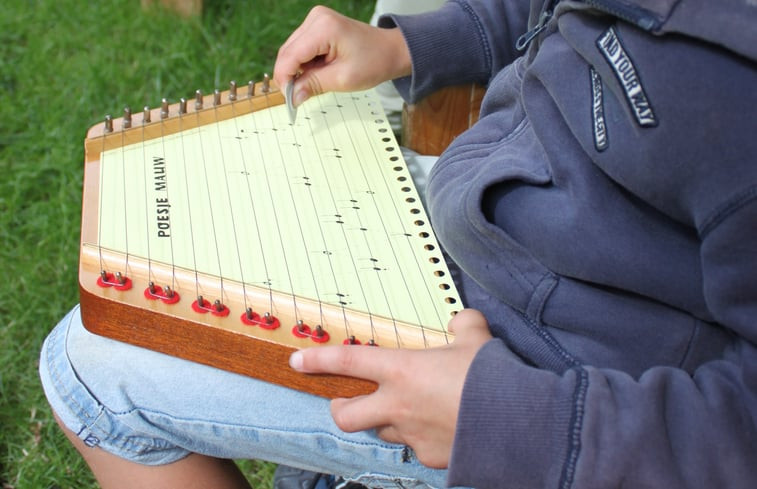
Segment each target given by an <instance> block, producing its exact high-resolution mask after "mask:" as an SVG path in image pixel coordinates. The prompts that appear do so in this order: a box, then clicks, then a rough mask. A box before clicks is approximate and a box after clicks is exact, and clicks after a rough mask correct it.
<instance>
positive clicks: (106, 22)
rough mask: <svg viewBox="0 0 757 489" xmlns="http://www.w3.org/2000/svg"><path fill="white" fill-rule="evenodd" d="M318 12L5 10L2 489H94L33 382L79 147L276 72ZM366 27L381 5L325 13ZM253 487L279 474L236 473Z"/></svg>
mask: <svg viewBox="0 0 757 489" xmlns="http://www.w3.org/2000/svg"><path fill="white" fill-rule="evenodd" d="M314 3H315V2H312V1H307V0H257V1H247V2H244V1H232V0H205V6H204V11H203V15H202V16H201V17H198V18H194V19H181V18H179V17H178V16H176V15H175V14H173V13H172V12H168V11H164V10H161V9H160V8H157V7H156V8H151V9H148V10H147V11H144V10H142V9H141V8H140V2H139V0H114V1H108V2H89V1H85V0H37V1H35V0H8V1H5V2H3V7H2V13H0V365H1V366H2V368H0V487H1V488H2V489H13V488H18V489H24V488H33V489H38V488H69V487H71V488H72V487H76V488H92V487H97V486H96V484H95V483H94V480H93V478H92V476H91V475H90V473H89V471H88V469H87V468H86V466H85V465H84V464H83V462H82V461H81V460H80V459H79V457H78V456H77V454H76V453H75V452H74V451H73V449H71V448H69V446H68V445H67V443H66V442H65V439H64V437H63V435H62V434H61V433H60V431H59V430H58V428H57V426H56V425H55V422H54V421H53V420H52V417H51V413H50V410H49V408H48V407H47V403H46V402H45V400H44V396H43V394H42V390H41V387H40V385H39V381H38V376H37V366H38V352H39V348H40V345H41V343H42V341H43V339H44V337H45V336H46V334H47V332H48V331H49V330H50V329H51V328H52V327H53V326H54V325H55V324H56V322H57V321H58V320H59V319H60V318H61V317H62V316H63V315H64V314H65V313H66V312H67V310H68V309H70V308H71V307H72V306H73V305H74V304H75V303H76V302H77V296H78V289H77V266H78V265H77V260H78V248H79V225H80V204H81V182H82V163H83V158H84V152H83V144H82V143H83V139H84V135H85V133H86V130H87V129H88V128H89V127H90V126H91V125H93V124H95V123H98V122H99V121H101V120H102V119H103V117H104V115H105V114H108V113H109V114H113V115H114V117H118V116H120V115H121V113H122V111H123V107H124V106H127V105H128V106H131V107H133V108H135V110H138V109H139V108H141V107H144V106H145V105H149V106H151V107H155V106H157V105H159V103H160V100H161V98H163V97H166V98H168V99H169V100H173V101H175V100H178V99H179V98H180V97H187V98H190V97H191V96H192V94H193V93H194V91H195V90H196V89H198V88H199V89H202V90H203V92H204V93H208V92H211V91H212V90H213V89H214V88H220V89H225V88H227V87H228V82H229V81H230V80H237V81H239V82H240V84H241V83H246V81H247V80H249V79H256V80H259V79H260V78H261V77H262V74H263V73H265V72H271V71H272V68H273V62H274V60H275V56H276V51H277V49H278V46H279V45H280V44H281V43H282V42H283V41H284V40H285V39H286V37H287V36H288V34H289V33H290V32H291V31H292V30H293V29H294V28H295V27H296V26H297V25H299V22H300V21H301V20H302V19H303V18H304V16H305V14H306V13H307V11H308V10H309V8H310V7H311V6H312V5H313V4H314ZM322 3H326V4H327V5H330V6H332V7H334V8H335V9H337V10H339V11H341V12H343V13H345V14H348V15H350V16H352V17H356V18H361V19H364V20H367V19H368V18H369V17H370V14H371V12H372V7H373V2H370V1H367V0H339V1H336V0H335V1H324V2H322ZM240 465H241V466H242V467H243V470H244V471H245V473H246V474H247V475H248V477H249V479H250V481H251V482H252V484H253V486H254V487H270V479H271V475H272V472H273V467H272V466H271V465H270V464H265V463H257V462H251V461H243V462H240Z"/></svg>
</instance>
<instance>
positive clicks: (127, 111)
mask: <svg viewBox="0 0 757 489" xmlns="http://www.w3.org/2000/svg"><path fill="white" fill-rule="evenodd" d="M130 127H131V109H130V108H129V107H124V123H123V127H122V129H128V128H130Z"/></svg>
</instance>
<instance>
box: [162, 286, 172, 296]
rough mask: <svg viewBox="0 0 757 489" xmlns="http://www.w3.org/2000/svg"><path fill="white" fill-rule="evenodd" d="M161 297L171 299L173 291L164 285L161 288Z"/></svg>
mask: <svg viewBox="0 0 757 489" xmlns="http://www.w3.org/2000/svg"><path fill="white" fill-rule="evenodd" d="M163 295H164V296H166V297H168V298H169V299H170V298H172V297H173V290H171V287H169V286H168V285H166V286H165V287H163Z"/></svg>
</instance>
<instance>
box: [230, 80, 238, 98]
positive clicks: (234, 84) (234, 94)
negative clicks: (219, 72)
mask: <svg viewBox="0 0 757 489" xmlns="http://www.w3.org/2000/svg"><path fill="white" fill-rule="evenodd" d="M236 99H237V82H235V81H233V80H232V81H230V82H229V101H231V102H233V101H235V100H236Z"/></svg>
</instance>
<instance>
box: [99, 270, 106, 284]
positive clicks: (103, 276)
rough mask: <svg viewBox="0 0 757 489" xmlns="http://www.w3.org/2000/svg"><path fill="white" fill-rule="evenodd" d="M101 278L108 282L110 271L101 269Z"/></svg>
mask: <svg viewBox="0 0 757 489" xmlns="http://www.w3.org/2000/svg"><path fill="white" fill-rule="evenodd" d="M100 278H101V279H102V281H103V282H107V281H108V272H106V271H105V270H100Z"/></svg>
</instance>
